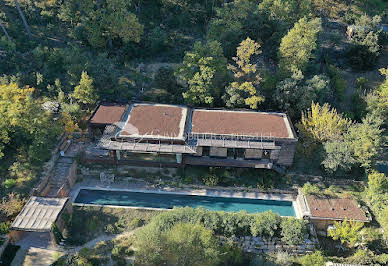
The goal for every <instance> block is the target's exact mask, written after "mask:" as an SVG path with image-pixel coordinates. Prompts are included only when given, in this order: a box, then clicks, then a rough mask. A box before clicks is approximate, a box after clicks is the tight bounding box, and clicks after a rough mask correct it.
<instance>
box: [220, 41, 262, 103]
mask: <svg viewBox="0 0 388 266" xmlns="http://www.w3.org/2000/svg"><path fill="white" fill-rule="evenodd" d="M260 53H261V51H260V44H258V43H256V42H255V41H253V40H252V39H250V38H249V37H248V38H247V39H245V40H244V41H242V42H241V43H240V45H239V47H237V56H236V57H233V60H234V61H235V64H236V65H229V66H228V68H229V69H230V70H232V72H233V74H234V80H235V81H234V82H232V83H231V84H230V85H229V86H228V87H227V88H226V93H225V95H224V96H223V99H224V101H225V103H226V106H228V107H242V106H244V105H248V106H249V107H250V108H252V109H256V108H257V105H258V104H259V103H261V102H263V101H264V97H263V96H262V95H261V94H260V93H259V92H258V90H257V89H256V86H257V85H258V84H259V82H260V80H261V78H260V76H259V74H258V73H257V65H256V64H253V63H252V56H255V55H258V54H260Z"/></svg>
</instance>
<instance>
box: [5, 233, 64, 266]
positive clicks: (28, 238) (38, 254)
mask: <svg viewBox="0 0 388 266" xmlns="http://www.w3.org/2000/svg"><path fill="white" fill-rule="evenodd" d="M15 245H17V246H20V249H19V250H18V252H17V253H16V255H15V258H14V259H13V261H12V263H11V266H20V265H26V266H27V265H28V266H30V265H31V266H35V265H39V266H40V265H42V266H43V265H51V264H52V263H53V262H54V261H55V260H56V259H57V258H58V256H60V254H62V250H61V248H60V247H57V246H54V245H53V244H52V243H51V240H50V237H49V235H48V234H47V233H35V232H34V233H25V234H24V236H23V237H22V238H21V239H20V240H19V241H17V242H16V243H15Z"/></svg>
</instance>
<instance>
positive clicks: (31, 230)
mask: <svg viewBox="0 0 388 266" xmlns="http://www.w3.org/2000/svg"><path fill="white" fill-rule="evenodd" d="M65 211H66V212H68V213H69V214H70V213H72V204H71V201H70V200H69V198H45V197H35V196H33V197H30V199H29V200H28V202H27V203H26V205H25V206H24V207H23V209H22V211H21V212H20V213H19V214H18V216H17V217H16V219H15V220H14V222H13V223H12V225H11V227H10V229H9V236H10V238H11V239H12V240H13V241H18V240H19V239H20V238H22V237H23V236H24V235H25V234H36V235H37V236H38V235H39V237H41V236H42V234H47V238H50V239H51V240H52V241H53V240H54V236H53V233H52V228H53V224H55V225H56V227H57V228H58V229H59V231H60V232H62V231H63V229H64V226H65V223H64V220H63V217H62V214H63V213H64V212H65Z"/></svg>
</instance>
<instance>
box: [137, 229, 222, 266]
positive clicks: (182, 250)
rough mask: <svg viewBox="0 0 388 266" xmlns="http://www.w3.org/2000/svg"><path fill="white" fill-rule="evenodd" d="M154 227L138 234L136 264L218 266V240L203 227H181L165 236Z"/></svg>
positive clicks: (167, 232) (166, 232)
mask: <svg viewBox="0 0 388 266" xmlns="http://www.w3.org/2000/svg"><path fill="white" fill-rule="evenodd" d="M151 227H152V224H151V225H150V226H146V228H144V229H142V230H141V231H140V232H139V233H138V234H137V238H136V242H135V246H136V247H137V248H138V251H137V252H136V262H137V263H139V264H141V265H156V264H159V265H162V264H168V265H214V264H216V263H217V262H219V260H220V251H219V245H218V243H217V239H216V238H215V237H214V236H213V233H212V231H211V230H208V229H205V228H204V227H203V226H202V225H200V224H191V223H177V224H175V225H174V226H173V227H172V228H171V229H169V230H167V231H165V232H160V231H159V232H157V231H155V230H153V229H152V228H151Z"/></svg>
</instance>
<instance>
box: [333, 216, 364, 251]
mask: <svg viewBox="0 0 388 266" xmlns="http://www.w3.org/2000/svg"><path fill="white" fill-rule="evenodd" d="M363 226H364V224H363V223H361V222H356V221H348V220H347V219H345V220H344V221H342V222H335V223H334V228H332V229H330V230H329V231H328V236H330V237H332V238H333V239H334V240H340V241H341V243H342V244H345V245H347V246H349V247H354V245H355V244H356V243H357V241H359V238H360V230H361V229H362V227H363Z"/></svg>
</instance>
